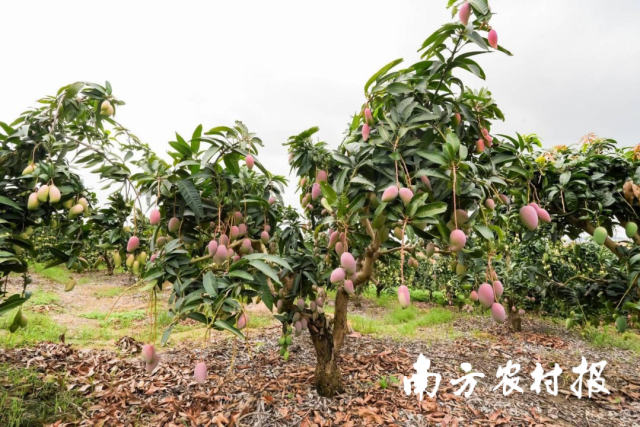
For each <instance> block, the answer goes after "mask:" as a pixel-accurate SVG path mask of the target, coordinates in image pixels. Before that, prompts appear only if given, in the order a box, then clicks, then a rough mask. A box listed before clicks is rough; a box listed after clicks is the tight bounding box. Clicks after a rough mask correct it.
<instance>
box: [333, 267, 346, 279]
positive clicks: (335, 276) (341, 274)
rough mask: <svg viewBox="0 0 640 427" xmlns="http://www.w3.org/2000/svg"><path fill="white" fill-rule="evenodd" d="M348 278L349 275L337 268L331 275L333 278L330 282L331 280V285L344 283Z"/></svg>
mask: <svg viewBox="0 0 640 427" xmlns="http://www.w3.org/2000/svg"><path fill="white" fill-rule="evenodd" d="M346 276H347V275H346V273H345V271H344V270H343V269H342V268H336V269H335V270H333V272H332V273H331V278H330V279H329V280H331V283H338V282H342V281H343V280H344V279H345V277H346Z"/></svg>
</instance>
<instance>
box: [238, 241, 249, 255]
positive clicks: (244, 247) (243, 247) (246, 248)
mask: <svg viewBox="0 0 640 427" xmlns="http://www.w3.org/2000/svg"><path fill="white" fill-rule="evenodd" d="M249 252H251V240H249V239H244V240H243V241H242V244H241V245H240V253H241V254H243V255H246V254H248V253H249Z"/></svg>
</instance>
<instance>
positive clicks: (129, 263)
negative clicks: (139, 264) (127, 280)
mask: <svg viewBox="0 0 640 427" xmlns="http://www.w3.org/2000/svg"><path fill="white" fill-rule="evenodd" d="M135 260H136V256H135V255H134V254H129V256H128V257H127V261H125V265H126V266H127V268H131V267H133V262H134V261H135Z"/></svg>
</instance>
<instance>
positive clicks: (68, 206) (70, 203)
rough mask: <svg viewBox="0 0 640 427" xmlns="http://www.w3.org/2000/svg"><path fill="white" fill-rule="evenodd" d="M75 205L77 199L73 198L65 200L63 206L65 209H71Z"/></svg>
mask: <svg viewBox="0 0 640 427" xmlns="http://www.w3.org/2000/svg"><path fill="white" fill-rule="evenodd" d="M73 205H75V201H74V200H73V199H69V200H65V201H64V202H62V206H63V207H64V208H65V209H71V208H72V207H73Z"/></svg>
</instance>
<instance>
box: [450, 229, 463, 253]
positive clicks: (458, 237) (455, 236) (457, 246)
mask: <svg viewBox="0 0 640 427" xmlns="http://www.w3.org/2000/svg"><path fill="white" fill-rule="evenodd" d="M466 244H467V236H466V235H465V234H464V232H463V231H462V230H457V229H456V230H453V231H452V232H451V234H450V235H449V249H451V250H452V251H453V252H458V251H460V250H462V248H464V246H465V245H466Z"/></svg>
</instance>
